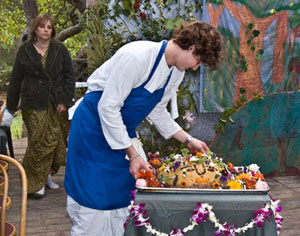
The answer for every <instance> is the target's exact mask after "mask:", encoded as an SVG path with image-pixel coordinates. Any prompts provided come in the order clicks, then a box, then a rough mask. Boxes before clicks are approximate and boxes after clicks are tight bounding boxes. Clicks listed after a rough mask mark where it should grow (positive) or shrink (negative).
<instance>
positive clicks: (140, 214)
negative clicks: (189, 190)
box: [124, 190, 283, 236]
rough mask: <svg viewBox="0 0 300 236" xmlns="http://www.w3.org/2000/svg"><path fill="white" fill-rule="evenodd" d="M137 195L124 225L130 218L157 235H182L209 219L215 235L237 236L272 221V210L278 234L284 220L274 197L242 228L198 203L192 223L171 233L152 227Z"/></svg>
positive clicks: (143, 204)
mask: <svg viewBox="0 0 300 236" xmlns="http://www.w3.org/2000/svg"><path fill="white" fill-rule="evenodd" d="M135 195H136V190H133V191H132V192H131V197H132V200H131V205H130V206H129V207H128V208H129V216H127V220H126V222H125V224H124V227H126V226H127V224H128V222H129V220H133V221H134V222H135V226H136V227H143V226H144V227H145V228H146V230H147V232H148V233H151V234H155V235H157V236H182V235H184V234H185V233H186V232H188V231H191V230H193V229H194V227H195V226H196V225H198V224H200V223H202V222H206V221H207V220H209V221H211V222H212V223H213V224H214V226H215V227H216V228H217V231H216V232H215V233H214V235H226V236H236V234H240V233H244V232H246V231H247V230H248V229H250V228H253V226H254V225H255V224H256V225H257V226H258V227H263V224H264V222H265V221H266V220H268V221H270V216H271V215H272V212H274V216H275V222H276V229H277V234H278V235H279V231H280V228H281V224H282V221H283V218H282V216H281V215H280V214H279V212H281V210H282V208H281V206H280V205H279V202H280V200H273V199H272V198H271V202H269V203H266V204H265V205H264V207H262V208H261V209H259V210H257V211H255V212H254V213H253V214H254V215H255V218H254V219H252V220H251V221H250V222H249V223H247V224H245V226H243V227H240V228H237V227H236V226H235V225H230V224H228V223H226V222H225V223H224V224H220V223H219V220H218V219H217V218H216V216H215V213H214V212H213V211H212V208H213V207H212V206H211V205H209V204H207V203H197V208H196V209H195V210H194V212H193V215H192V217H191V218H190V221H191V224H190V225H188V226H187V227H185V228H184V229H183V230H181V229H177V228H174V229H173V230H172V232H171V233H169V234H166V233H162V232H160V231H158V230H156V229H154V228H153V227H152V225H151V224H150V223H149V220H150V217H147V218H144V216H145V215H146V210H144V209H143V207H144V206H145V205H146V204H145V203H140V204H136V203H135V202H134V201H135Z"/></svg>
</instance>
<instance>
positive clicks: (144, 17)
mask: <svg viewBox="0 0 300 236" xmlns="http://www.w3.org/2000/svg"><path fill="white" fill-rule="evenodd" d="M140 17H141V18H142V20H146V18H147V16H146V14H145V12H141V13H140Z"/></svg>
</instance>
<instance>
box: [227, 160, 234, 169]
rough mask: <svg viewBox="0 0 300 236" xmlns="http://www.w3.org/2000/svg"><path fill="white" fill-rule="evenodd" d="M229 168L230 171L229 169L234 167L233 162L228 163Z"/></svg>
mask: <svg viewBox="0 0 300 236" xmlns="http://www.w3.org/2000/svg"><path fill="white" fill-rule="evenodd" d="M227 166H228V169H229V170H230V169H232V168H233V165H232V163H231V162H228V163H227Z"/></svg>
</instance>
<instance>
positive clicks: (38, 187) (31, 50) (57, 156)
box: [7, 15, 75, 197]
mask: <svg viewBox="0 0 300 236" xmlns="http://www.w3.org/2000/svg"><path fill="white" fill-rule="evenodd" d="M55 35H56V29H55V25H54V22H53V20H52V19H51V18H50V17H49V16H47V15H39V16H37V17H36V18H35V19H34V21H33V24H32V29H31V33H30V36H31V39H30V40H29V41H28V42H25V43H24V44H23V45H22V46H21V47H20V49H19V51H18V53H17V57H16V60H15V64H14V67H13V71H12V76H11V80H10V83H9V87H8V91H7V109H8V110H9V111H10V112H11V113H14V112H15V111H17V110H18V108H19V107H18V105H19V100H21V102H20V109H21V111H22V116H23V120H24V123H25V125H26V127H27V130H28V146H27V149H26V153H25V156H24V160H23V167H24V168H25V171H26V174H27V178H28V193H29V194H33V196H35V197H42V196H43V195H44V193H45V186H47V187H49V188H50V189H57V188H59V186H58V185H57V184H56V183H54V182H53V181H52V179H51V175H53V174H55V173H56V172H57V171H58V170H59V168H60V166H62V165H64V164H65V155H66V137H67V135H68V128H69V123H68V117H67V110H68V107H70V106H71V105H72V103H73V97H74V88H75V80H74V70H73V66H72V60H71V56H70V54H69V52H68V49H67V48H66V47H65V46H64V45H63V44H62V43H60V42H58V41H56V40H54V37H55Z"/></svg>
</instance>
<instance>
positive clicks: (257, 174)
mask: <svg viewBox="0 0 300 236" xmlns="http://www.w3.org/2000/svg"><path fill="white" fill-rule="evenodd" d="M253 178H255V179H261V180H263V181H264V180H265V177H264V175H263V174H262V173H260V172H257V173H256V174H255V175H254V176H253Z"/></svg>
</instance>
